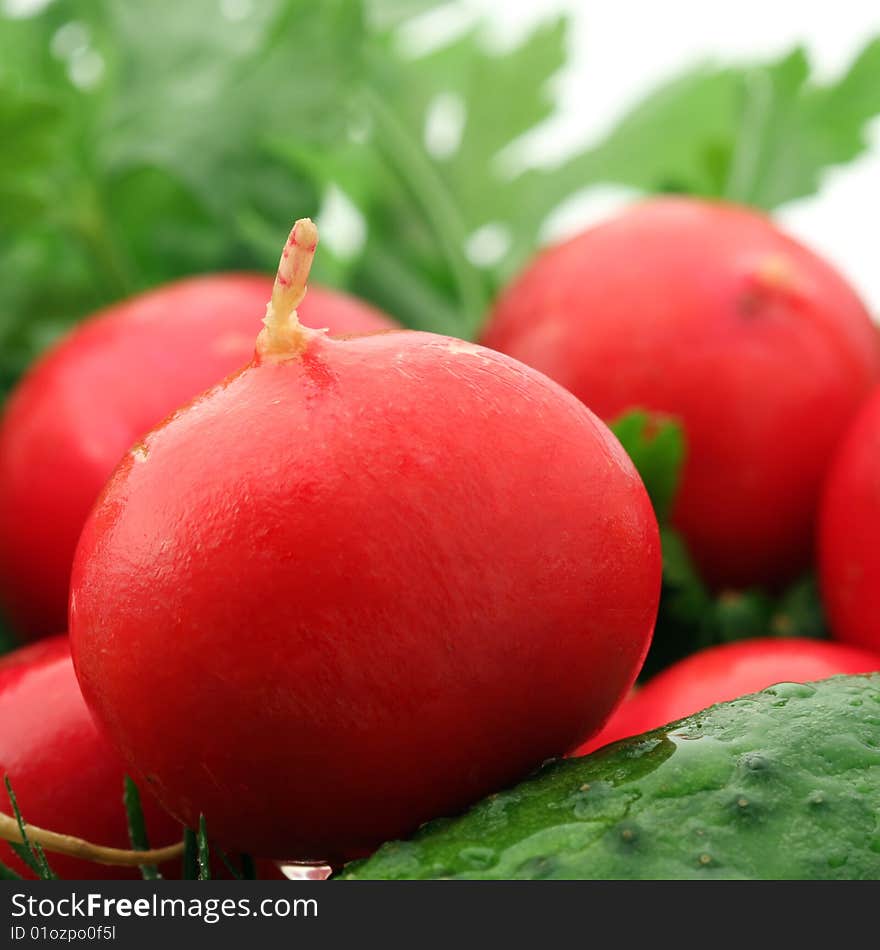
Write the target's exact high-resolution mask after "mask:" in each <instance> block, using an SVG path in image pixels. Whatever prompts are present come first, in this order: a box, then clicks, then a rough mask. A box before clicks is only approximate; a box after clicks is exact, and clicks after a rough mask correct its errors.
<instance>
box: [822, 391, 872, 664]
mask: <svg viewBox="0 0 880 950" xmlns="http://www.w3.org/2000/svg"><path fill="white" fill-rule="evenodd" d="M878 538H880V389H878V390H877V391H876V392H875V393H874V395H873V396H872V397H871V399H870V400H869V401H868V404H867V405H866V406H865V407H864V409H863V410H862V411H861V413H860V414H859V416H858V418H857V419H856V421H855V422H854V423H853V425H852V427H851V428H850V430H849V433H848V434H847V436H846V438H845V439H844V441H843V444H842V445H841V447H840V449H839V451H838V453H837V455H836V457H835V460H834V464H833V465H832V467H831V472H830V474H829V476H828V482H827V484H826V487H825V494H824V498H823V503H822V509H821V516H820V520H819V574H820V579H821V582H822V596H823V600H824V603H825V609H826V611H827V612H828V619H829V623H830V626H831V630H832V633H833V635H834V636H835V637H836V638H837V639H838V640H844V641H846V642H847V643H853V644H856V645H858V646H863V647H866V648H868V649H870V650H877V651H878V652H880V547H878Z"/></svg>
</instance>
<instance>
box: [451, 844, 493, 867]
mask: <svg viewBox="0 0 880 950" xmlns="http://www.w3.org/2000/svg"><path fill="white" fill-rule="evenodd" d="M496 857H497V856H496V853H495V851H494V850H493V849H492V848H480V847H476V846H474V847H470V848H462V850H461V851H459V852H458V858H459V860H460V861H461V863H462V864H463V865H464V866H465V867H466V868H469V869H471V870H474V871H485V870H486V869H487V868H490V867H492V865H493V864H494V863H495V861H496Z"/></svg>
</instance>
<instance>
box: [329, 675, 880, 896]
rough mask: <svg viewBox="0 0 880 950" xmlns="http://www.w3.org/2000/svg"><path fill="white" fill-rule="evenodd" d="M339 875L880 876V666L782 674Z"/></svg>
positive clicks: (541, 778) (568, 763)
mask: <svg viewBox="0 0 880 950" xmlns="http://www.w3.org/2000/svg"><path fill="white" fill-rule="evenodd" d="M339 878H341V879H343V880H376V879H381V880H388V879H400V878H406V879H412V878H432V879H437V878H463V879H483V880H499V879H502V880H509V879H538V878H553V879H578V880H583V879H589V878H612V879H614V878H618V879H620V878H627V879H636V878H638V879H673V878H674V879H683V878H707V879H709V878H724V879H780V878H783V879H808V878H818V879H834V878H846V879H877V878H880V674H873V675H871V676H837V677H833V678H832V679H829V680H824V681H822V682H818V683H812V684H807V685H801V684H793V683H783V684H780V685H777V686H772V687H770V688H769V689H766V690H764V691H763V692H761V693H756V694H755V695H752V696H745V697H742V698H741V699H737V700H734V701H733V702H729V703H723V704H721V705H718V706H713V707H711V708H709V709H707V710H704V711H703V712H700V713H697V714H696V715H694V716H690V717H689V718H687V719H682V720H681V721H679V722H676V723H672V724H671V725H669V726H665V727H664V728H662V729H658V730H656V731H654V732H649V733H646V734H645V735H643V736H639V737H636V738H634V739H627V740H624V741H623V742H618V743H615V744H613V745H611V746H606V747H605V748H604V749H601V750H599V751H598V752H596V753H594V754H593V755H589V756H585V757H583V758H579V759H563V760H556V761H553V762H550V763H548V764H546V765H545V766H543V767H542V768H541V769H540V770H539V771H538V772H536V773H535V774H534V775H533V776H532V777H531V778H529V779H527V780H526V781H525V782H523V783H522V784H521V785H518V786H517V787H515V788H513V789H510V790H508V791H505V792H501V793H500V794H497V795H491V796H490V797H489V798H487V799H485V800H484V801H482V802H481V803H480V804H478V805H476V806H475V807H474V808H472V809H471V810H470V811H469V812H467V813H466V814H464V815H463V816H461V817H458V818H453V819H441V820H438V821H433V822H430V823H428V824H426V825H424V826H423V827H422V828H421V829H420V830H419V831H418V832H417V833H416V834H415V836H414V837H413V838H411V839H410V840H408V841H398V842H391V843H388V844H385V845H383V846H382V847H381V848H379V850H378V851H376V852H375V854H373V855H372V856H371V857H370V858H367V859H365V860H362V861H358V862H354V863H352V864H350V865H348V866H346V867H345V868H344V869H343V870H342V872H341V873H340V874H339Z"/></svg>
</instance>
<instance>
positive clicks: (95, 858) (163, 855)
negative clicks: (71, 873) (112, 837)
mask: <svg viewBox="0 0 880 950" xmlns="http://www.w3.org/2000/svg"><path fill="white" fill-rule="evenodd" d="M25 830H26V831H27V836H28V838H29V839H30V840H31V841H33V842H36V843H37V844H39V845H41V846H42V847H43V849H44V850H46V851H50V852H52V853H54V854H65V855H67V856H68V857H71V858H80V859H82V860H84V861H92V862H94V863H95V864H107V865H112V866H113V867H126V868H133V867H138V866H139V865H141V864H163V863H164V862H165V861H171V860H173V859H174V858H179V857H180V856H181V854H183V842H178V843H177V844H172V845H168V847H166V848H153V849H151V850H149V851H126V850H124V849H122V848H105V847H103V846H102V845H99V844H92V843H91V842H90V841H84V840H83V839H82V838H74V837H72V836H71V835H61V834H58V833H57V832H55V831H46V830H45V829H44V828H37V827H36V826H35V825H26V826H25ZM0 841H10V842H12V843H13V844H24V838H23V836H22V834H21V831H20V830H19V827H18V822H17V821H16V820H15V819H14V818H13V817H12V815H6V814H4V813H3V812H0Z"/></svg>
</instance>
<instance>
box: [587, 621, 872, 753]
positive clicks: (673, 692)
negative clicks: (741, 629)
mask: <svg viewBox="0 0 880 950" xmlns="http://www.w3.org/2000/svg"><path fill="white" fill-rule="evenodd" d="M877 670H880V652H878V653H870V652H868V651H867V650H860V649H857V648H855V647H850V646H845V645H843V644H840V643H828V642H827V641H823V640H808V639H801V638H792V639H786V640H781V639H780V640H777V639H759V640H742V641H740V642H739V643H727V644H724V645H723V646H717V647H710V648H709V649H707V650H702V651H700V652H699V653H694V654H692V655H691V656H689V657H687V658H686V659H684V660H680V661H679V662H678V663H676V664H674V665H673V666H670V667H669V668H668V669H665V670H664V671H663V672H662V673H659V674H658V675H657V676H655V677H654V678H653V679H651V680H649V681H648V683H646V684H645V686H643V687H642V688H641V689H639V690H637V691H636V692H634V693H632V695H630V696H628V697H627V699H625V700H624V702H623V703H622V704H621V705H620V706H619V707H618V709H617V711H616V712H615V713H614V715H613V716H612V717H611V719H610V720H609V721H608V723H607V724H606V725H605V727H604V728H603V729H602V731H601V732H600V733H599V734H598V735H596V736H594V737H593V738H592V739H590V740H589V741H588V742H585V743H584V744H583V745H582V746H581V747H580V748H579V749H577V751H576V752H574V753H573V754H574V755H586V754H587V753H589V752H592V751H594V750H595V749H599V748H601V747H602V746H604V745H607V744H608V743H609V742H617V740H618V739H626V738H628V737H629V736H637V735H639V734H640V733H642V732H648V731H649V730H651V729H658V728H659V727H660V726H665V725H666V724H667V723H669V722H674V721H675V720H676V719H682V718H684V717H685V716H690V715H691V714H692V713H695V712H699V711H700V710H701V709H706V708H707V707H708V706H713V705H715V703H723V702H727V700H730V699H736V698H737V697H738V696H745V695H747V694H748V693H756V692H758V690H761V689H765V688H766V687H768V686H772V685H773V684H774V683H784V682H786V683H806V682H810V681H811V680H821V679H827V678H828V677H829V676H836V675H837V674H839V673H873V672H875V671H877Z"/></svg>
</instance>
